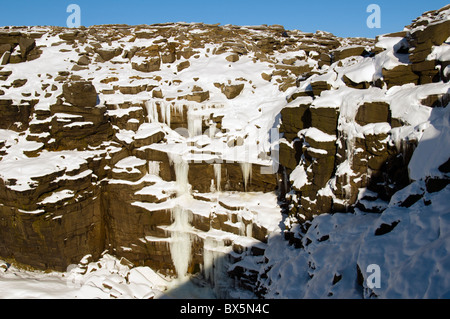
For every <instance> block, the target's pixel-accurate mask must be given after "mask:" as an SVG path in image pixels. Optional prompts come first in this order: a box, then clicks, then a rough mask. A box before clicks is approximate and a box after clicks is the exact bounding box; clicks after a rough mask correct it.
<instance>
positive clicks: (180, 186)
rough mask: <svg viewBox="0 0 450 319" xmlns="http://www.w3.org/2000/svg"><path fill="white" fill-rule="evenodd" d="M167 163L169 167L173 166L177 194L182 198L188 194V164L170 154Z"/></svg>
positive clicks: (176, 155)
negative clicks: (168, 162)
mask: <svg viewBox="0 0 450 319" xmlns="http://www.w3.org/2000/svg"><path fill="white" fill-rule="evenodd" d="M167 154H168V156H169V161H170V164H171V165H174V168H175V176H176V183H177V194H178V196H182V195H184V194H188V193H189V177H188V174H189V164H188V163H187V162H186V161H185V160H184V159H183V158H182V157H181V155H178V154H170V153H167Z"/></svg>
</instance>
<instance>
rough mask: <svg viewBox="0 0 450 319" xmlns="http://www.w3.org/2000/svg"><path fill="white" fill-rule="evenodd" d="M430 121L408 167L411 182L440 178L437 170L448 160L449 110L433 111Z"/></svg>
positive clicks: (437, 109)
mask: <svg viewBox="0 0 450 319" xmlns="http://www.w3.org/2000/svg"><path fill="white" fill-rule="evenodd" d="M430 120H431V121H430V125H429V126H428V128H427V129H425V131H424V132H423V135H422V138H421V139H420V142H419V145H418V146H417V148H416V150H415V151H414V154H413V157H412V158H411V161H410V163H409V166H408V169H409V177H410V178H411V179H412V180H419V179H423V178H425V177H427V176H431V177H434V176H441V175H442V173H441V172H440V171H439V170H438V168H439V166H440V165H442V164H443V163H445V162H446V161H447V160H448V159H449V158H450V129H449V127H450V123H449V122H450V108H449V107H448V106H447V107H446V108H444V109H441V108H436V109H434V110H433V114H432V117H431V119H430ZM437 146H438V147H437Z"/></svg>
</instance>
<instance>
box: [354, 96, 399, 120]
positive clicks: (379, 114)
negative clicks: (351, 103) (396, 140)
mask: <svg viewBox="0 0 450 319" xmlns="http://www.w3.org/2000/svg"><path fill="white" fill-rule="evenodd" d="M355 121H356V122H357V123H358V124H359V125H361V126H364V125H366V124H369V123H383V122H387V123H389V122H390V121H391V111H390V108H389V104H387V103H385V102H365V103H363V104H362V105H361V106H360V107H359V108H358V113H357V114H356V118H355Z"/></svg>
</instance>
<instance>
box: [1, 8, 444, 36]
mask: <svg viewBox="0 0 450 319" xmlns="http://www.w3.org/2000/svg"><path fill="white" fill-rule="evenodd" d="M71 3H74V4H78V5H79V6H80V8H81V24H82V25H84V26H90V25H95V24H114V23H124V24H129V25H137V24H153V23H163V22H180V21H183V22H204V23H221V24H228V23H230V24H236V25H260V24H268V25H271V24H281V25H283V26H284V27H285V28H286V29H297V30H301V31H305V32H315V31H317V30H323V31H329V32H332V33H334V34H335V35H337V36H342V37H344V36H365V37H372V38H373V37H375V36H376V35H379V34H384V33H389V32H396V31H400V30H402V29H403V27H404V26H405V25H408V24H410V23H411V20H412V19H414V18H416V17H418V16H419V15H421V14H422V13H423V12H425V11H429V10H435V9H439V8H441V7H443V6H445V5H446V4H448V3H449V2H448V0H425V1H424V0H421V1H418V0H409V1H407V0H345V1H328V0H308V1H305V0H284V1H277V0H219V1H217V0H214V1H211V0H210V1H206V0H184V1H183V0H168V1H164V0H158V1H154V0H149V1H145V0H126V1H123V0H122V1H117V0H109V1H105V0H98V1H95V0H89V1H88V0H69V1H67V0H42V1H36V0H22V1H20V5H19V2H17V1H10V0H0V8H1V9H0V26H6V25H16V26H17V25H19V26H24V25H27V26H29V25H57V26H66V20H67V17H68V16H69V15H70V13H67V12H66V8H67V6H68V5H69V4H71ZM372 3H374V4H378V5H379V6H380V8H381V28H380V29H370V28H368V27H367V25H366V20H367V18H368V17H369V15H370V13H367V12H366V8H367V6H368V5H369V4H372Z"/></svg>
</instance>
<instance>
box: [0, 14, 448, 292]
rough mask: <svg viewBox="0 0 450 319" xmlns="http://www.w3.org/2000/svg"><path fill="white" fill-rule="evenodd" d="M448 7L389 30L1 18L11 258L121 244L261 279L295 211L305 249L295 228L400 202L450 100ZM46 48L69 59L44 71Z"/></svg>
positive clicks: (7, 251) (0, 144) (169, 262)
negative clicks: (373, 33) (357, 34)
mask: <svg viewBox="0 0 450 319" xmlns="http://www.w3.org/2000/svg"><path fill="white" fill-rule="evenodd" d="M446 12H447V10H446V9H445V10H444V9H441V10H440V11H439V10H438V11H435V12H434V13H428V14H426V15H424V17H422V18H419V19H418V20H417V21H415V22H414V23H413V24H412V25H411V26H409V27H408V31H405V32H401V33H398V34H391V35H385V36H381V37H378V38H377V40H376V41H373V40H370V39H360V38H350V39H342V38H338V37H335V36H334V35H332V34H330V33H326V32H321V31H318V32H317V33H315V34H311V33H304V32H300V31H296V30H294V31H286V30H284V28H283V27H281V26H253V27H239V26H230V25H227V26H218V25H207V24H183V23H178V24H164V25H152V26H134V27H133V26H122V25H120V26H119V25H110V26H93V27H90V28H80V29H73V30H72V29H71V30H67V29H65V28H57V27H45V28H38V29H36V30H35V31H34V32H33V30H32V29H26V28H14V29H13V28H11V29H10V28H3V29H1V30H0V57H1V60H0V62H1V66H0V68H1V69H0V111H1V113H2V116H1V118H0V204H1V205H0V217H1V218H0V256H1V257H2V258H9V259H10V260H12V261H16V262H19V263H22V264H26V265H31V266H33V267H36V268H39V269H57V270H65V268H66V267H67V266H68V265H69V264H72V263H77V262H78V261H79V260H81V258H82V257H83V256H85V255H87V254H91V255H92V256H93V259H97V258H99V257H100V256H101V254H102V252H104V251H105V250H107V251H109V252H110V253H112V254H114V255H116V256H118V257H124V258H126V259H127V260H128V261H129V262H130V263H132V264H134V265H146V266H150V267H152V268H153V269H154V270H157V271H159V272H161V273H164V274H168V275H172V276H178V277H185V276H187V275H189V274H201V275H202V276H203V278H204V279H206V280H207V281H209V282H210V283H212V285H217V283H219V282H221V281H222V280H228V279H230V278H234V279H235V282H239V283H240V286H241V287H243V288H246V289H250V290H253V291H255V290H256V288H257V286H258V280H261V275H262V274H263V272H261V271H260V268H261V267H264V264H265V263H267V261H268V259H269V257H268V256H265V255H264V254H265V249H266V248H267V244H268V241H269V236H270V235H271V234H272V233H274V232H275V231H280V230H279V228H280V225H281V220H282V218H287V219H289V221H290V222H292V224H291V225H290V226H291V227H288V228H287V229H283V230H281V231H282V233H283V235H285V237H286V238H287V239H289V240H290V241H291V242H292V243H293V244H295V245H296V246H297V247H300V246H301V241H300V240H299V235H298V232H297V230H298V228H296V227H293V226H292V225H294V224H295V225H299V228H307V227H308V225H309V223H310V221H311V220H313V219H314V218H315V217H316V216H317V215H323V214H328V213H331V214H333V213H337V212H349V213H351V212H354V211H356V210H357V211H361V212H364V213H382V212H383V211H384V209H385V208H386V207H387V205H388V203H389V201H390V200H391V198H392V196H393V195H394V194H395V193H396V192H397V191H398V190H400V189H402V188H404V187H405V186H407V185H408V184H409V183H410V177H409V175H408V174H409V173H408V163H409V161H410V159H411V157H412V155H413V154H414V149H415V147H416V146H417V143H418V142H419V140H420V138H421V136H422V135H421V134H422V133H423V130H424V129H425V126H426V123H428V122H427V121H428V119H429V117H430V114H431V112H432V110H434V109H437V108H444V107H446V106H447V104H448V101H449V98H448V94H449V93H448V77H449V76H448V64H449V63H448V61H447V60H446V59H447V58H448V54H443V53H442V52H447V53H448V48H447V46H448V44H447V43H445V41H446V40H447V38H448V37H449V36H450V34H448V30H450V28H448V23H447V22H448V20H444V21H441V20H442V16H443V15H444V13H446ZM425 17H426V18H427V19H425ZM434 20H436V21H434ZM424 21H431V22H424ZM43 35H46V36H45V37H43ZM38 39H39V40H38ZM392 39H394V40H392ZM46 50H59V53H60V54H59V55H58V59H60V60H58V61H57V62H58V64H56V65H58V68H61V69H59V70H58V71H56V69H55V70H54V68H52V69H51V70H53V71H51V72H50V71H49V73H45V74H44V72H42V73H37V72H35V71H34V70H35V69H34V66H36V65H38V64H39V65H41V64H43V65H45V64H50V63H55V61H52V60H51V59H50V58H49V57H48V56H47V55H45V54H44V55H42V56H41V53H42V52H46ZM24 62H27V63H29V66H30V67H29V68H28V69H27V70H26V71H24V68H15V65H16V64H17V63H24ZM36 69H39V70H42V68H36ZM244 69H245V70H246V72H242V70H244ZM446 70H447V71H446ZM39 72H41V71H39ZM274 131H276V134H273V132H274ZM447 166H448V165H447ZM447 166H446V164H445V163H442V169H443V170H444V171H445V170H446V167H447ZM446 183H447V181H446V179H439V180H435V179H432V180H430V181H429V183H428V184H429V188H430V189H432V190H436V189H439V188H440V187H442V185H444V184H445V185H447V184H446ZM428 184H427V186H428ZM445 185H444V186H445ZM414 200H415V198H411V199H409V200H408V201H407V202H406V204H405V205H409V204H411V203H410V202H413V201H414ZM324 240H325V239H324ZM224 260H225V262H223V261H224ZM224 265H225V266H224ZM338 278H339V277H338V276H337V277H336V279H335V280H336V281H339V279H338ZM218 286H220V285H218ZM260 293H261V295H263V294H264V293H263V292H261V291H260Z"/></svg>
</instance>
